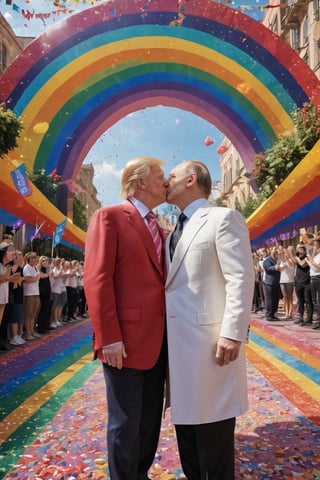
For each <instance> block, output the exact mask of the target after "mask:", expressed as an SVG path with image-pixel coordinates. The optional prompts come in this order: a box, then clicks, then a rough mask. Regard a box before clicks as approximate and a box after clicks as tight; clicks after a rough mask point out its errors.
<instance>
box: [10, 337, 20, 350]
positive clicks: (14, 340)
mask: <svg viewBox="0 0 320 480" xmlns="http://www.w3.org/2000/svg"><path fill="white" fill-rule="evenodd" d="M9 343H10V345H13V346H15V347H17V346H18V345H22V344H21V343H20V342H19V337H18V335H15V336H14V337H12V338H11V339H10V342H9Z"/></svg>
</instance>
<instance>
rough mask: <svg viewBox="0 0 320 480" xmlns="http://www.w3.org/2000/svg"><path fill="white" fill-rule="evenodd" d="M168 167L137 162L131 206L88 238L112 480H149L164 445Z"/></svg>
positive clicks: (101, 220) (129, 170) (89, 288)
mask: <svg viewBox="0 0 320 480" xmlns="http://www.w3.org/2000/svg"><path fill="white" fill-rule="evenodd" d="M162 165H163V162H162V161H160V160H157V159H154V158H145V157H140V158H135V159H133V160H131V161H129V162H128V163H127V165H126V166H125V168H124V170H123V174H122V185H121V194H122V197H123V198H125V201H124V203H123V204H121V205H117V206H112V207H105V208H101V209H99V210H98V211H96V212H95V214H94V215H93V217H92V219H91V222H90V225H89V228H88V232H87V240H86V257H85V270H84V288H85V294H86V298H87V302H88V308H89V314H90V318H91V321H92V325H93V330H94V352H95V357H98V358H99V359H100V360H101V361H102V362H103V369H104V375H105V380H106V387H107V401H108V432H107V441H108V462H109V471H110V476H111V479H112V480H147V479H148V469H149V468H150V466H151V464H152V462H153V458H154V455H155V452H156V448H157V444H158V439H159V432H160V426H161V413H162V405H163V388H164V380H165V372H166V362H167V352H166V338H165V298H164V282H165V266H164V265H165V263H164V255H163V249H164V243H165V236H166V235H165V232H164V231H163V229H161V228H160V227H159V225H157V224H155V222H154V217H153V218H151V219H150V211H151V210H152V209H153V208H155V207H156V206H157V205H159V204H161V203H163V202H165V201H166V187H167V183H166V180H165V178H164V173H163V170H162V168H161V167H162ZM151 217H152V214H151ZM154 228H155V229H156V232H155V233H152V230H153V229H154ZM154 235H155V236H156V239H155V240H154V238H153V236H154Z"/></svg>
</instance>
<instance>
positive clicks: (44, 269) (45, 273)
mask: <svg viewBox="0 0 320 480" xmlns="http://www.w3.org/2000/svg"><path fill="white" fill-rule="evenodd" d="M38 269H39V272H40V279H39V293H40V310H39V315H38V322H37V324H38V332H39V333H45V332H47V331H48V330H50V316H51V304H52V301H51V282H50V274H51V271H50V267H49V259H48V257H46V256H41V257H40V258H39V264H38Z"/></svg>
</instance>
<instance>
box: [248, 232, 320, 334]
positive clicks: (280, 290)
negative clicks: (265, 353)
mask: <svg viewBox="0 0 320 480" xmlns="http://www.w3.org/2000/svg"><path fill="white" fill-rule="evenodd" d="M253 261H254V268H255V290H254V298H253V309H254V311H255V312H259V311H262V310H264V311H265V317H266V320H267V321H269V322H274V321H278V320H279V317H278V316H277V314H278V310H279V301H280V300H282V306H283V311H284V315H285V320H292V321H293V322H294V323H296V324H299V325H301V326H304V327H311V328H313V329H320V235H313V234H307V235H305V237H304V239H303V241H301V242H299V243H298V244H297V245H296V247H293V246H292V245H289V246H288V247H286V248H285V247H283V246H280V245H278V246H273V247H272V248H270V249H268V248H261V249H259V250H258V251H257V252H254V253H253Z"/></svg>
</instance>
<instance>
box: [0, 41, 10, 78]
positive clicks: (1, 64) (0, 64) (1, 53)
mask: <svg viewBox="0 0 320 480" xmlns="http://www.w3.org/2000/svg"><path fill="white" fill-rule="evenodd" d="M7 58H8V54H7V49H6V46H5V45H4V43H3V42H0V72H1V73H3V72H4V71H5V69H6V68H7Z"/></svg>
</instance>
